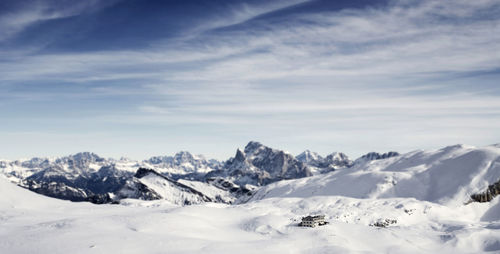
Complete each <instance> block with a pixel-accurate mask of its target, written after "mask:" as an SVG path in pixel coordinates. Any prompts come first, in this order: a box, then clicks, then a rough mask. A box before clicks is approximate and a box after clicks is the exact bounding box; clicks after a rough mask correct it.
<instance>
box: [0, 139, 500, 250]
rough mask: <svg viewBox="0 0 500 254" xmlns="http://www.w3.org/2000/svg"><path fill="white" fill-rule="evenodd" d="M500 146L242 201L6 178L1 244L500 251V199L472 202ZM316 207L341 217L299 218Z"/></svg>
mask: <svg viewBox="0 0 500 254" xmlns="http://www.w3.org/2000/svg"><path fill="white" fill-rule="evenodd" d="M499 150H500V148H499V147H497V146H490V147H484V148H472V147H465V146H453V147H447V148H444V149H441V150H437V151H430V152H424V151H417V152H412V153H409V154H406V155H402V156H399V157H395V158H389V159H386V160H380V161H372V162H367V163H366V164H365V165H357V166H355V168H351V169H345V170H343V171H340V170H339V171H336V172H332V173H329V174H326V175H320V176H313V177H309V178H304V179H299V180H290V181H283V182H278V183H275V184H272V185H269V186H266V187H264V188H262V189H261V190H260V191H259V192H258V193H257V195H256V196H254V198H253V200H252V201H250V202H248V203H246V204H240V205H223V204H215V203H203V204H199V205H193V206H177V205H172V204H171V203H170V202H168V201H166V200H155V201H140V200H132V199H129V200H124V201H123V202H122V204H121V205H94V204H90V203H72V202H69V201H62V200H56V199H52V198H48V197H45V196H41V195H38V194H36V193H33V192H30V191H28V190H25V189H22V188H21V187H18V186H16V185H14V184H12V183H10V182H8V180H6V179H3V178H1V177H0V193H1V195H0V252H1V253H14V254H15V253H51V254H53V253H55V254H57V253H440V254H445V253H500V198H498V197H497V198H495V199H493V201H491V202H489V203H470V204H468V205H464V204H463V201H464V200H466V197H467V195H468V193H471V192H474V191H478V190H484V188H485V187H486V186H487V185H488V183H490V184H491V183H493V182H495V181H498V179H499V176H500V175H499V174H500V172H499V171H500V168H499V154H500V151H499ZM184 184H186V183H184ZM186 185H187V184H186ZM311 214H312V215H314V214H324V215H326V219H327V221H329V222H330V224H328V225H326V226H321V227H317V228H301V227H298V226H297V223H298V222H299V221H300V218H301V217H303V216H306V215H311ZM385 220H391V221H394V222H395V223H393V224H390V225H388V227H385V228H380V227H374V226H370V225H373V224H374V223H376V222H383V221H385Z"/></svg>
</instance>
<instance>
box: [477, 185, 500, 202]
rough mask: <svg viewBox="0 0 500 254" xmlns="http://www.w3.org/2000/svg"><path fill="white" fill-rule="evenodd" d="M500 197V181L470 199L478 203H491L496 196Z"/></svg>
mask: <svg viewBox="0 0 500 254" xmlns="http://www.w3.org/2000/svg"><path fill="white" fill-rule="evenodd" d="M498 195H500V180H499V181H497V182H496V183H494V184H492V185H490V186H488V189H487V190H486V191H484V192H481V193H476V194H472V195H471V196H470V197H471V199H472V200H473V201H476V202H490V201H491V200H492V199H494V198H495V197H496V196H498Z"/></svg>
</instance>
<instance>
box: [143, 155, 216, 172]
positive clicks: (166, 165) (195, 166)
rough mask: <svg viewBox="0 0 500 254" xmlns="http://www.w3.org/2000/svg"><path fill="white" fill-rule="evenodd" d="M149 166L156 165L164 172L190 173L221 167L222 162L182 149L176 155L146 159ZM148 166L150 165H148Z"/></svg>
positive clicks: (155, 166)
mask: <svg viewBox="0 0 500 254" xmlns="http://www.w3.org/2000/svg"><path fill="white" fill-rule="evenodd" d="M144 163H145V164H149V167H154V168H156V169H158V170H160V171H161V172H162V173H164V172H167V173H172V174H180V175H182V174H190V173H207V172H210V171H212V170H216V169H219V168H220V167H221V162H219V161H217V160H207V159H205V157H204V156H202V155H193V154H191V153H189V152H187V151H181V152H178V153H176V154H175V155H174V156H154V157H151V158H150V159H148V160H145V161H144ZM146 166H148V165H146Z"/></svg>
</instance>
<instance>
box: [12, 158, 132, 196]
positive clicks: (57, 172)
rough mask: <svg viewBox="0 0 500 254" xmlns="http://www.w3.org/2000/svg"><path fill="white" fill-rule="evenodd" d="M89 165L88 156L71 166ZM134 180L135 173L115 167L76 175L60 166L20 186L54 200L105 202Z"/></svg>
mask: <svg viewBox="0 0 500 254" xmlns="http://www.w3.org/2000/svg"><path fill="white" fill-rule="evenodd" d="M94 158H95V157H94ZM74 162H75V161H74ZM87 162H88V157H85V159H84V160H83V161H76V162H75V163H70V164H69V165H72V166H73V167H76V165H78V167H82V166H87V167H88V164H86V163H87ZM82 171H84V172H85V173H82ZM130 177H131V173H129V172H126V171H122V170H118V169H116V168H115V167H114V165H108V166H103V167H101V168H100V169H99V170H98V171H96V172H91V171H90V170H89V169H88V168H78V170H77V172H74V171H68V170H65V169H64V168H63V167H62V166H61V165H58V164H56V165H53V166H50V167H48V168H46V169H44V170H42V171H40V172H38V173H35V174H33V175H32V176H30V177H28V178H27V179H25V180H24V181H22V182H21V183H20V185H21V186H22V187H25V188H27V189H29V190H32V191H34V192H37V193H40V194H43V195H46V196H50V197H54V198H59V199H65V200H71V201H91V202H96V203H103V202H106V201H111V199H110V198H109V194H108V193H112V192H115V191H117V190H118V189H120V188H121V187H122V186H123V185H124V184H125V182H126V181H127V180H128V179H129V178H130Z"/></svg>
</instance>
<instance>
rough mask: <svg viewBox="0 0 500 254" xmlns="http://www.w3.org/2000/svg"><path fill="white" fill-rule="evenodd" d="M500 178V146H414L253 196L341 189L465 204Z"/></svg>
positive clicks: (284, 183) (347, 193) (337, 192)
mask: <svg viewBox="0 0 500 254" xmlns="http://www.w3.org/2000/svg"><path fill="white" fill-rule="evenodd" d="M499 179H500V148H498V147H495V146H489V147H484V148H474V147H466V146H461V145H457V146H450V147H446V148H443V149H440V150H437V151H429V152H425V151H416V152H411V153H408V154H404V155H402V156H396V157H390V158H388V159H383V160H373V161H365V162H363V163H358V164H356V165H355V166H354V167H352V168H349V169H345V170H339V171H335V172H331V173H328V174H325V175H319V176H313V177H310V178H304V179H298V180H290V181H282V182H278V183H274V184H271V185H268V186H265V187H263V188H261V189H260V190H259V191H258V192H257V193H256V194H255V195H254V197H253V198H252V200H259V199H264V198H270V197H310V196H318V195H319V196H329V195H342V196H347V197H353V198H390V197H408V198H416V199H418V200H424V201H430V202H436V203H440V204H448V203H451V204H457V205H458V204H463V203H466V202H468V201H469V200H470V196H471V195H472V194H474V193H478V192H481V191H484V190H486V189H487V188H488V186H489V185H490V184H492V183H495V182H497V181H498V180H499Z"/></svg>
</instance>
